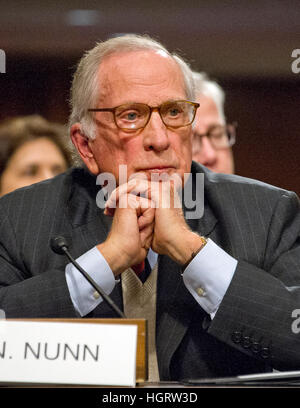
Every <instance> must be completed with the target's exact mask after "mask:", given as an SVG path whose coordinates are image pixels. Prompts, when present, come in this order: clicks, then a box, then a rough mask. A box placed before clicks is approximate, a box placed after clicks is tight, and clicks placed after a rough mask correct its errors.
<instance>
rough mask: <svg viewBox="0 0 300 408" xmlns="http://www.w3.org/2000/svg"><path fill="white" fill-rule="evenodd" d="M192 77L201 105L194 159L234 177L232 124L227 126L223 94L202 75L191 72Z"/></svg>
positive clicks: (215, 84) (197, 114)
mask: <svg viewBox="0 0 300 408" xmlns="http://www.w3.org/2000/svg"><path fill="white" fill-rule="evenodd" d="M193 76H194V82H195V90H196V101H197V102H198V103H200V108H199V109H198V111H197V113H196V118H195V122H194V126H193V160H194V161H197V162H199V163H201V164H203V165H204V166H206V167H207V168H209V169H210V170H212V171H214V172H216V173H227V174H233V173H234V160H233V154H232V150H231V147H232V146H233V145H234V143H235V125H233V124H226V119H225V114H224V101H225V94H224V91H223V90H222V88H221V87H220V86H219V85H218V84H217V83H216V82H214V81H211V80H210V79H209V78H208V76H207V75H206V74H205V73H198V72H194V73H193Z"/></svg>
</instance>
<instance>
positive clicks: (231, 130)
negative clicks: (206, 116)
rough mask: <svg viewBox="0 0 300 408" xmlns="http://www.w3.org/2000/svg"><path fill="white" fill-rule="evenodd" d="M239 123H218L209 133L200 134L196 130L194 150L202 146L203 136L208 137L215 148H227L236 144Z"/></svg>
mask: <svg viewBox="0 0 300 408" xmlns="http://www.w3.org/2000/svg"><path fill="white" fill-rule="evenodd" d="M236 127H237V123H236V122H234V123H231V124H227V125H225V126H221V125H217V126H213V127H212V128H210V129H209V131H208V132H207V133H204V134H201V135H200V134H199V133H196V132H194V135H193V151H194V152H195V151H196V150H199V149H200V148H201V147H202V138H203V137H207V138H208V139H209V141H210V143H211V145H212V147H213V148H214V149H215V150H221V149H227V148H229V147H231V146H233V145H234V144H235V137H236Z"/></svg>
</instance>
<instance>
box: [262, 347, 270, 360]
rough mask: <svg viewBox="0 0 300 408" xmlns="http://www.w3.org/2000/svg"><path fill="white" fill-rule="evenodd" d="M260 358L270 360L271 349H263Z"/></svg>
mask: <svg viewBox="0 0 300 408" xmlns="http://www.w3.org/2000/svg"><path fill="white" fill-rule="evenodd" d="M260 356H261V357H262V358H265V359H266V358H269V357H270V349H269V347H262V349H261V351H260Z"/></svg>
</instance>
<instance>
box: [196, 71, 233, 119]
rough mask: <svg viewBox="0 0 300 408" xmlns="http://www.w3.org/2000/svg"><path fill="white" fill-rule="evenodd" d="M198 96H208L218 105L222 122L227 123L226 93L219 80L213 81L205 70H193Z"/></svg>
mask: <svg viewBox="0 0 300 408" xmlns="http://www.w3.org/2000/svg"><path fill="white" fill-rule="evenodd" d="M193 78H194V86H195V94H196V97H198V96H199V95H204V96H208V97H209V98H211V99H212V100H213V101H214V103H215V104H216V106H217V109H218V112H219V115H220V117H221V120H222V122H223V123H224V124H225V123H226V119H225V113H224V103H225V93H224V91H223V89H222V88H221V87H220V85H219V84H217V82H215V81H212V80H211V79H210V78H209V77H208V75H207V74H206V73H205V72H193Z"/></svg>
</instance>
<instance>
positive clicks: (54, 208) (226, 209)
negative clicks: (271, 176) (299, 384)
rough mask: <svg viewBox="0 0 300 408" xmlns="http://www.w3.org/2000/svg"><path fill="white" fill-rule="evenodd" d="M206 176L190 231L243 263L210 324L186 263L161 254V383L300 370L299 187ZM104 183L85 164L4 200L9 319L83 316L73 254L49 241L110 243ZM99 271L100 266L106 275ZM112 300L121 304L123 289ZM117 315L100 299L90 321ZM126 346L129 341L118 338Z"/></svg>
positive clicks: (0, 278)
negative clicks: (297, 316)
mask: <svg viewBox="0 0 300 408" xmlns="http://www.w3.org/2000/svg"><path fill="white" fill-rule="evenodd" d="M192 171H193V173H195V172H199V171H200V172H204V174H205V210H204V216H203V217H202V218H201V219H199V220H190V221H189V224H190V227H191V228H192V229H193V230H194V231H198V232H199V233H201V234H202V235H205V236H207V237H210V238H211V239H212V240H214V241H215V242H216V243H217V244H218V245H219V246H221V247H222V248H223V249H224V250H225V251H227V252H228V253H229V254H231V255H232V256H233V257H235V258H236V259H237V260H238V266H237V269H236V272H235V274H234V277H233V279H232V282H231V284H230V286H229V288H228V290H227V292H226V294H225V297H224V299H223V301H222V302H221V304H220V307H219V310H218V312H217V314H216V315H215V317H214V319H213V320H212V321H211V320H210V318H209V316H208V315H207V313H206V312H205V311H203V309H202V308H201V307H200V306H199V305H198V304H197V303H196V301H195V300H194V298H193V297H192V296H191V295H190V293H189V292H188V291H187V289H186V288H185V286H184V284H183V282H182V277H181V273H180V272H181V270H180V266H179V265H177V264H176V263H175V262H173V261H172V260H171V259H169V258H168V257H166V256H159V274H158V289H157V333H156V337H157V354H158V362H159V370H160V376H161V379H162V380H167V379H174V380H175V379H180V378H187V377H205V376H225V375H226V376H227V375H235V374H242V373H251V372H259V371H266V370H270V367H275V368H277V369H279V370H287V369H300V341H299V338H300V335H298V334H295V333H293V331H292V323H293V321H294V318H293V317H292V312H293V310H294V309H298V308H299V309H300V212H299V200H298V198H297V196H296V195H295V194H294V193H291V192H287V191H284V190H282V189H278V188H275V187H272V186H269V185H266V184H263V183H260V182H257V181H254V180H250V179H245V178H241V177H238V176H226V175H221V174H215V173H212V172H210V171H208V170H207V169H205V168H204V167H201V166H199V165H196V164H195V163H193V166H192ZM98 190H99V186H96V183H95V178H94V177H92V176H91V175H89V174H88V173H87V172H86V171H84V170H83V169H74V170H71V171H69V172H68V173H66V174H64V175H60V176H58V177H56V178H55V179H52V180H48V181H45V182H42V183H39V184H36V185H33V186H30V187H28V188H24V189H20V190H17V191H15V192H13V193H11V194H8V195H7V196H4V197H3V198H2V199H1V200H0V208H1V211H0V225H1V238H0V308H2V309H3V310H4V311H5V312H6V316H7V317H8V318H10V317H20V318H21V317H76V313H75V310H74V308H73V304H72V302H71V299H70V296H69V292H68V288H67V284H66V279H65V273H64V269H65V265H66V264H67V260H66V259H65V258H64V257H63V256H60V255H56V254H54V253H53V252H52V251H51V249H50V246H49V242H50V239H51V237H53V236H56V235H64V236H65V237H67V238H68V239H69V241H70V242H71V252H72V254H73V256H74V257H78V256H80V255H82V254H83V253H84V252H86V251H88V250H89V249H90V248H92V247H93V246H95V245H96V244H98V243H100V242H102V241H104V240H105V238H106V236H107V232H108V230H109V228H110V225H111V219H110V218H108V217H106V216H104V215H103V213H102V210H100V209H99V208H97V206H96V204H95V196H96V194H97V191H98ZM99 272H101V271H99ZM112 298H113V299H114V301H115V302H116V303H117V304H118V305H119V307H120V308H122V293H121V285H117V286H116V287H115V289H114V290H113V292H112ZM111 316H115V314H114V312H112V311H111V310H110V309H109V307H108V306H107V305H106V304H104V303H102V304H100V305H99V306H98V307H97V308H96V309H95V310H94V311H93V312H92V313H91V314H90V315H89V316H88V317H111ZM120 350H122V344H120Z"/></svg>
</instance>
